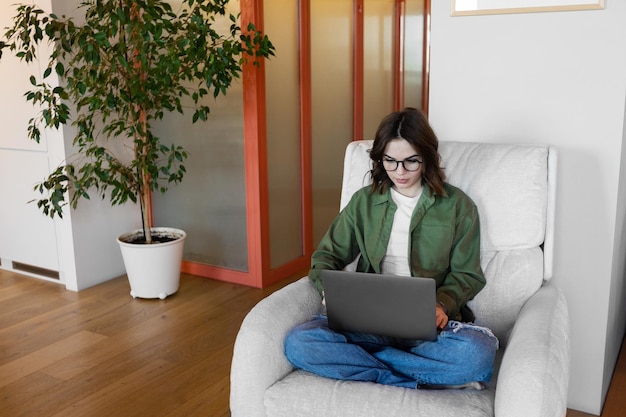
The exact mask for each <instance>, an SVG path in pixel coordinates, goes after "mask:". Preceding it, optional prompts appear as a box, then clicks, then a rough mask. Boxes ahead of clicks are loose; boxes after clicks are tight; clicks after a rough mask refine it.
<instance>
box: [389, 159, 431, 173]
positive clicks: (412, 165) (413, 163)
mask: <svg viewBox="0 0 626 417" xmlns="http://www.w3.org/2000/svg"><path fill="white" fill-rule="evenodd" d="M381 162H382V164H383V168H384V169H385V171H395V170H396V169H398V167H399V166H400V164H402V168H404V170H405V171H410V172H412V171H417V170H418V169H419V168H420V165H422V158H421V157H420V156H419V155H413V156H409V157H408V158H406V159H403V160H402V161H398V160H395V159H393V158H391V157H390V156H387V155H385V156H383V159H382V161H381Z"/></svg>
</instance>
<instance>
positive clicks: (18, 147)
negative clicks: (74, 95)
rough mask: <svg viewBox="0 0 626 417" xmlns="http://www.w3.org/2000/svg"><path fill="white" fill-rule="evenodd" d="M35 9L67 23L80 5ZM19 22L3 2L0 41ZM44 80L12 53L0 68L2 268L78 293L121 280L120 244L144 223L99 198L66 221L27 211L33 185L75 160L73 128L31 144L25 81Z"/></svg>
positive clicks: (50, 0)
mask: <svg viewBox="0 0 626 417" xmlns="http://www.w3.org/2000/svg"><path fill="white" fill-rule="evenodd" d="M35 3H37V4H38V5H39V6H40V7H41V8H43V9H44V10H48V11H50V10H52V9H53V7H54V10H55V12H57V13H58V14H59V15H62V14H64V11H65V9H63V8H69V7H70V5H71V4H78V3H79V0H72V3H70V2H69V1H68V0H36V1H35ZM14 15H15V6H14V5H13V2H0V28H2V29H0V30H1V33H2V34H4V32H5V30H4V28H5V27H7V26H9V25H10V23H11V22H10V17H11V16H14ZM42 62H46V60H44V59H42ZM41 73H42V69H41V68H40V67H39V66H38V65H37V64H36V63H35V64H33V65H30V66H26V65H24V63H22V62H19V61H18V60H17V59H14V58H13V57H12V56H11V55H10V53H9V52H8V51H6V52H5V55H4V56H3V57H2V60H1V61H0V97H1V100H0V125H1V126H2V129H1V130H0V178H1V179H0V195H2V204H1V205H0V259H2V265H1V266H0V267H2V268H5V269H11V264H12V262H13V261H17V262H21V263H26V264H29V265H32V266H35V267H40V268H46V269H50V270H54V271H58V272H59V277H60V280H59V282H60V283H61V284H64V285H65V286H66V288H67V289H69V290H73V291H79V290H81V289H84V288H87V287H90V286H93V285H96V284H98V283H101V282H104V281H106V280H109V279H111V278H115V277H118V276H120V275H123V274H124V265H123V262H122V256H121V253H120V249H119V246H118V244H117V242H116V240H115V239H116V237H117V236H118V235H120V234H122V233H124V232H126V231H128V230H131V229H135V228H138V227H140V225H141V217H140V214H139V211H138V208H137V207H136V206H135V205H133V204H128V205H126V206H124V207H113V208H112V207H110V206H109V204H108V201H106V200H105V201H101V200H100V199H99V198H98V197H97V196H96V195H92V200H91V201H86V200H83V201H81V203H80V204H79V206H78V208H77V209H76V210H66V212H65V214H64V217H63V219H62V220H60V219H58V218H57V219H56V220H51V219H49V218H46V217H45V216H44V215H43V214H41V212H40V211H39V210H38V209H37V208H36V206H35V205H34V204H27V201H28V200H31V199H34V198H37V197H38V194H35V193H33V192H32V186H33V184H34V183H36V182H39V181H41V180H43V179H44V178H45V176H46V175H47V173H49V172H51V171H52V170H54V169H55V168H56V167H57V166H58V165H59V164H61V163H62V162H63V160H64V159H65V157H66V155H71V154H72V153H73V150H72V139H73V132H74V131H73V129H72V128H67V127H66V128H64V129H62V130H59V131H57V130H48V131H45V132H43V133H44V138H43V139H42V143H41V144H39V145H37V144H34V143H33V142H32V141H30V140H29V139H28V137H27V130H26V128H27V122H28V119H30V118H31V117H33V116H35V109H34V108H33V106H32V105H31V104H30V103H27V102H26V101H25V99H24V97H23V94H24V93H25V92H26V91H27V90H28V89H29V88H30V83H29V81H28V77H29V76H30V75H31V74H32V75H38V74H41ZM51 78H52V77H51ZM16 272H19V271H16Z"/></svg>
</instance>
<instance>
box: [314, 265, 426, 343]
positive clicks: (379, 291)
mask: <svg viewBox="0 0 626 417" xmlns="http://www.w3.org/2000/svg"><path fill="white" fill-rule="evenodd" d="M322 282H323V285H324V295H325V298H326V311H327V315H328V325H329V327H330V328H331V329H333V330H336V331H353V332H362V333H372V334H378V335H382V336H392V337H401V338H407V339H420V340H435V339H437V324H436V319H435V305H436V284H435V280H434V279H432V278H416V277H405V276H398V275H380V274H368V273H363V272H348V271H332V270H323V271H322Z"/></svg>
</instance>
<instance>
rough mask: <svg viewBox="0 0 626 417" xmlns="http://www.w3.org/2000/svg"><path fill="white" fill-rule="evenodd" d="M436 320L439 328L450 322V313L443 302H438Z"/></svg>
mask: <svg viewBox="0 0 626 417" xmlns="http://www.w3.org/2000/svg"><path fill="white" fill-rule="evenodd" d="M435 320H436V322H437V328H438V329H443V328H444V327H446V324H448V314H447V313H446V312H445V310H444V309H443V307H442V306H441V304H437V307H435Z"/></svg>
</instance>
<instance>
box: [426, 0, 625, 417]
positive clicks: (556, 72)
mask: <svg viewBox="0 0 626 417" xmlns="http://www.w3.org/2000/svg"><path fill="white" fill-rule="evenodd" d="M624 22H626V2H622V1H608V2H606V8H605V10H596V11H575V12H551V13H528V14H508V15H492V16H468V17H451V16H450V2H449V1H433V2H432V20H431V25H432V26H431V29H432V34H431V40H432V43H431V84H430V120H431V122H432V123H433V125H434V127H435V130H436V131H437V133H438V135H439V137H440V139H442V140H464V141H478V140H480V141H487V142H509V143H516V142H528V143H548V144H551V145H555V146H556V147H557V149H558V152H559V172H558V175H559V187H558V201H557V225H556V226H557V229H556V253H555V258H556V259H555V277H554V282H555V283H556V285H557V286H559V287H560V288H561V289H562V290H563V291H564V292H565V295H566V297H567V300H568V303H569V310H570V318H571V342H572V372H571V380H570V388H569V402H568V406H569V407H570V408H573V409H577V410H581V411H584V412H588V413H594V414H599V413H600V411H601V408H602V405H603V402H604V398H605V395H606V390H607V388H608V384H609V383H610V380H611V376H612V372H613V369H614V365H615V361H616V358H617V354H618V353H619V348H620V346H621V342H622V338H623V335H624V326H625V324H624V316H625V313H624V311H625V309H626V296H625V295H624V283H623V282H624V276H625V275H626V274H625V270H626V267H625V261H624V258H625V256H626V237H625V236H624V234H625V233H624V230H625V229H626V226H625V225H624V223H625V221H624V218H625V216H626V196H625V195H624V194H625V193H626V192H625V191H624V184H626V172H624V171H625V170H623V169H622V168H623V165H624V164H623V161H624V157H625V156H626V152H625V151H624V149H623V146H622V143H623V140H624V132H625V123H624V120H625V99H626V25H625V24H624Z"/></svg>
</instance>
